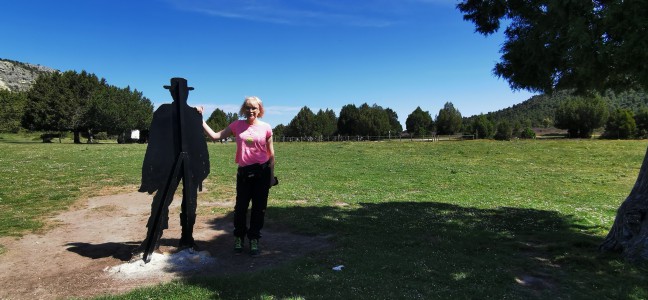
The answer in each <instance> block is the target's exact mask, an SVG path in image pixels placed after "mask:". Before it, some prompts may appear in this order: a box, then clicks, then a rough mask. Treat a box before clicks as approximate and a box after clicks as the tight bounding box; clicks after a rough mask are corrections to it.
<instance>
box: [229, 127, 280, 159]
mask: <svg viewBox="0 0 648 300" xmlns="http://www.w3.org/2000/svg"><path fill="white" fill-rule="evenodd" d="M229 128H230V129H231V130H232V132H233V133H234V136H235V137H236V157H235V159H234V161H235V162H236V163H237V164H238V165H239V166H241V167H244V166H248V165H251V164H262V163H265V162H266V161H268V159H269V156H268V148H267V141H268V139H269V138H270V137H272V128H271V127H270V124H268V123H266V122H263V121H261V120H257V122H256V124H254V125H250V124H248V123H247V121H245V120H237V121H234V122H232V124H230V125H229Z"/></svg>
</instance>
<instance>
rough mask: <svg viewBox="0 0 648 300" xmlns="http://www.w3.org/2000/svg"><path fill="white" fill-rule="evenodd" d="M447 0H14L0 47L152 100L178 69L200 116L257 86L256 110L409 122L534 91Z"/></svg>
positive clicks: (4, 17)
mask: <svg viewBox="0 0 648 300" xmlns="http://www.w3.org/2000/svg"><path fill="white" fill-rule="evenodd" d="M456 4H457V1H454V0H371V1H369V0H367V1H339V0H328V1H325V0H258V1H254V0H143V1H136V0H128V1H126V0H63V1H50V0H20V1H5V3H3V5H2V9H1V10H0V25H1V26H2V28H4V30H3V35H2V37H1V38H0V40H1V41H2V42H0V58H5V59H12V60H17V61H21V62H27V63H33V64H40V65H44V66H49V67H52V68H55V69H59V70H62V71H65V70H76V71H81V70H86V71H88V72H90V73H94V74H96V75H97V76H99V77H103V78H105V79H106V80H107V81H108V83H109V84H112V85H115V86H119V87H126V86H130V87H131V88H134V89H137V90H139V91H141V92H143V93H144V96H146V97H147V98H149V99H151V101H153V103H154V104H155V105H156V107H157V106H159V105H161V104H163V103H170V102H171V101H172V99H171V97H170V94H169V92H168V91H167V90H165V89H164V88H163V87H162V86H163V85H167V84H168V83H169V80H170V78H172V77H184V78H186V79H187V80H188V82H189V85H190V86H193V87H194V88H195V90H193V91H192V92H191V93H190V94H189V99H188V102H189V104H190V105H194V106H195V105H203V106H205V108H206V111H207V112H206V116H205V117H207V116H209V114H210V113H211V112H212V111H213V110H214V109H215V108H220V109H223V110H225V111H226V112H235V111H236V110H237V108H238V107H239V106H240V104H241V102H242V100H243V98H244V97H245V96H252V95H256V96H259V97H260V98H261V99H262V100H263V102H264V105H265V107H266V116H265V117H264V118H263V119H264V120H265V121H266V122H269V123H270V124H271V125H272V126H276V125H278V124H280V123H281V124H284V125H287V124H288V123H289V122H290V120H292V118H293V117H294V116H295V115H296V114H297V112H298V111H299V109H301V108H302V107H304V106H308V107H309V108H310V109H311V110H312V111H313V112H314V113H316V112H317V111H318V110H319V109H327V108H328V109H333V110H334V111H335V112H336V114H339V112H340V109H341V107H342V106H344V105H346V104H356V105H358V106H359V105H361V104H363V103H368V104H369V105H372V104H378V105H380V106H382V107H383V108H391V109H393V110H394V111H396V113H397V114H398V117H399V120H400V121H401V123H402V124H403V125H404V124H405V120H406V119H407V116H408V115H409V114H410V113H411V112H412V111H413V110H414V109H416V107H417V106H420V107H421V108H422V109H423V110H425V111H429V112H430V114H431V115H432V117H435V115H437V114H438V111H439V109H441V108H442V107H443V105H444V103H446V102H452V103H453V104H454V106H455V108H457V109H458V110H459V111H460V112H461V113H462V115H464V116H471V115H475V114H479V113H487V112H490V111H496V110H499V109H503V108H506V107H509V106H512V105H513V104H517V103H521V102H523V101H525V100H527V99H528V98H529V97H531V96H532V94H531V93H528V92H526V91H512V90H511V89H510V88H509V86H508V83H507V82H506V81H505V80H503V79H498V78H497V77H495V76H494V75H493V74H492V69H493V67H494V64H495V63H496V62H497V61H499V57H500V53H499V50H500V46H501V44H502V42H503V35H502V34H501V33H497V34H495V35H492V36H489V37H484V36H482V35H479V34H477V33H475V32H474V25H473V24H472V23H469V22H467V21H464V20H463V19H462V16H461V14H460V13H459V11H458V10H457V9H456V8H455V6H456Z"/></svg>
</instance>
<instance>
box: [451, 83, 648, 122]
mask: <svg viewBox="0 0 648 300" xmlns="http://www.w3.org/2000/svg"><path fill="white" fill-rule="evenodd" d="M570 94H571V93H570V92H567V91H562V92H557V93H555V94H554V95H538V96H533V97H531V98H529V99H528V100H526V101H524V102H522V103H520V104H516V105H513V106H511V107H508V108H505V109H501V110H498V111H494V112H489V113H487V114H485V115H486V117H487V118H489V119H490V120H492V121H494V122H495V123H497V122H499V121H500V120H506V121H509V122H511V124H514V123H516V122H520V124H522V125H528V126H531V127H545V126H546V125H547V123H549V125H551V124H553V119H554V115H555V111H556V108H557V107H558V106H559V105H560V103H561V102H562V101H564V100H565V99H566V98H567V97H569V96H570ZM605 96H606V98H607V99H608V105H609V108H610V110H613V109H617V108H627V109H630V110H633V111H637V110H639V109H640V108H642V107H648V94H646V93H644V92H641V91H633V90H631V91H625V92H622V93H614V92H612V91H609V92H607V93H606V94H605ZM476 117H477V116H471V117H468V118H464V124H470V123H471V122H472V120H473V119H474V118H476Z"/></svg>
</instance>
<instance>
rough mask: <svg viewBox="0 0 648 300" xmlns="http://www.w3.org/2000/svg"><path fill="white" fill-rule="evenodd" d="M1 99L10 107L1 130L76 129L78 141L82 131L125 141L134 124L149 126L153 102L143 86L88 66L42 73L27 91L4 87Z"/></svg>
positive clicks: (92, 135)
mask: <svg viewBox="0 0 648 300" xmlns="http://www.w3.org/2000/svg"><path fill="white" fill-rule="evenodd" d="M0 104H3V107H6V108H7V109H6V110H3V111H2V115H0V117H2V118H3V119H4V120H7V121H6V122H5V123H4V124H3V125H1V127H0V131H4V132H17V131H19V130H20V129H21V128H24V129H27V130H32V131H44V132H50V133H58V134H59V135H60V134H64V133H66V132H73V134H74V143H81V136H82V135H83V136H85V137H87V138H88V141H89V142H90V141H92V140H93V137H94V135H95V134H97V133H99V132H105V133H106V134H107V135H113V136H117V140H118V142H124V141H126V139H127V138H128V137H129V135H128V134H129V133H130V131H131V130H133V129H139V130H147V129H148V127H149V124H150V123H151V120H152V118H153V104H152V102H151V101H150V100H149V99H148V98H146V97H144V95H143V94H142V93H141V92H139V91H137V90H136V89H135V90H131V89H130V87H126V88H119V87H116V86H114V85H110V84H108V83H107V82H106V80H105V79H103V78H101V79H100V78H98V77H97V76H96V75H94V74H91V73H87V72H86V71H81V72H80V73H77V72H76V71H66V72H54V73H46V74H42V75H40V76H38V77H37V78H36V80H35V82H34V84H33V86H32V87H31V89H29V90H28V91H27V92H10V91H4V90H3V91H0Z"/></svg>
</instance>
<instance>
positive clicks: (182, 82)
mask: <svg viewBox="0 0 648 300" xmlns="http://www.w3.org/2000/svg"><path fill="white" fill-rule="evenodd" d="M164 88H166V89H168V90H169V92H170V93H171V96H172V97H173V103H172V104H163V105H161V106H160V107H159V108H158V109H157V110H156V111H155V113H154V114H153V121H152V122H151V127H150V133H149V134H150V136H149V143H148V146H147V148H146V155H145V157H144V163H143V164H142V185H141V186H140V188H139V191H140V192H148V193H149V194H152V193H153V192H156V193H155V196H154V197H153V203H152V204H151V216H150V217H149V220H148V223H147V224H146V227H148V230H147V234H146V239H145V240H144V241H143V242H142V245H141V246H140V247H139V248H138V251H137V252H140V251H141V252H143V260H144V262H146V263H148V262H149V261H150V260H151V254H152V253H153V251H154V250H155V249H156V248H157V247H158V242H159V240H160V238H161V237H162V231H163V230H164V229H167V228H168V227H169V205H170V204H171V201H172V200H173V195H174V194H175V191H176V189H177V188H178V185H179V183H180V179H182V185H183V188H182V204H181V209H182V211H181V213H180V225H181V226H182V235H181V237H180V242H179V244H178V248H179V249H186V248H193V249H196V244H195V241H194V239H193V226H194V223H195V222H196V208H197V206H198V203H197V200H198V190H199V189H200V190H202V181H203V180H204V179H205V178H206V177H207V175H208V174H209V152H208V151H207V142H206V140H205V136H204V134H203V128H202V115H201V114H200V113H198V111H196V109H194V108H192V107H189V106H188V105H187V97H188V96H189V91H190V90H193V88H192V87H188V86H187V80H186V79H184V78H172V79H171V85H170V86H164Z"/></svg>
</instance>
